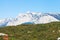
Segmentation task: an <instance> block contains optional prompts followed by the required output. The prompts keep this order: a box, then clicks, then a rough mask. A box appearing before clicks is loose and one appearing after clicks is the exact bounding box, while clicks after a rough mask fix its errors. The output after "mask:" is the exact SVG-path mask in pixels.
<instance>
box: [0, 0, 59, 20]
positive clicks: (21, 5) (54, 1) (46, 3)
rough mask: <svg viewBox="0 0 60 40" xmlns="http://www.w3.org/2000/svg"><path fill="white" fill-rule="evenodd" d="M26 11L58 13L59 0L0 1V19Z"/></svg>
mask: <svg viewBox="0 0 60 40" xmlns="http://www.w3.org/2000/svg"><path fill="white" fill-rule="evenodd" d="M27 11H32V12H44V13H46V12H60V0H0V19H1V18H8V17H13V18H14V17H16V16H17V15H18V14H19V13H24V12H27Z"/></svg>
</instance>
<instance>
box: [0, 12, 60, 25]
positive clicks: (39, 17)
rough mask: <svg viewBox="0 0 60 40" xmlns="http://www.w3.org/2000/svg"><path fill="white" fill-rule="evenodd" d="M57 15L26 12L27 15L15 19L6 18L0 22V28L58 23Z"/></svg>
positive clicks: (23, 14) (22, 14)
mask: <svg viewBox="0 0 60 40" xmlns="http://www.w3.org/2000/svg"><path fill="white" fill-rule="evenodd" d="M59 15H60V14H59ZM59 15H56V14H49V13H47V14H45V13H40V12H30V11H28V12H27V13H20V14H19V15H18V16H17V17H16V18H8V19H4V20H3V21H2V20H0V26H16V25H20V24H26V23H27V24H29V23H32V24H45V23H50V22H54V21H59V17H60V16H59Z"/></svg>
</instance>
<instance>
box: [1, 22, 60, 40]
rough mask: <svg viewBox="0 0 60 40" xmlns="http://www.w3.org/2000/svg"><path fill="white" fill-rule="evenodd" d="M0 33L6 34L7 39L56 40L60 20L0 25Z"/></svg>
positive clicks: (59, 34) (58, 33) (59, 32)
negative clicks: (44, 22)
mask: <svg viewBox="0 0 60 40" xmlns="http://www.w3.org/2000/svg"><path fill="white" fill-rule="evenodd" d="M0 33H6V34H8V35H9V40H57V38H58V37H60V22H52V23H48V24H22V25H18V26H7V27H1V28H0ZM1 40H2V39H1Z"/></svg>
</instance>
